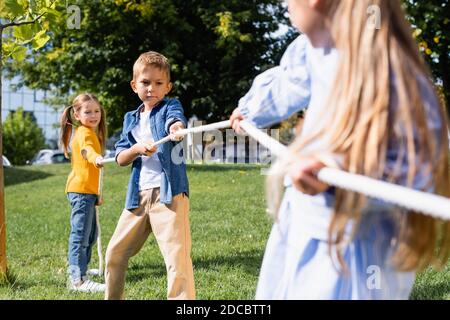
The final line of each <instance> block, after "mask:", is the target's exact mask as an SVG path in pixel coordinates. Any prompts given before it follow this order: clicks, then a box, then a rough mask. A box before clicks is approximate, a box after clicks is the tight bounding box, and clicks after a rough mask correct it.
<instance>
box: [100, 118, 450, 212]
mask: <svg viewBox="0 0 450 320" xmlns="http://www.w3.org/2000/svg"><path fill="white" fill-rule="evenodd" d="M240 126H241V128H242V129H244V130H245V131H246V132H247V134H248V135H249V136H251V137H252V138H254V139H255V140H256V141H258V142H259V143H260V144H261V145H263V146H264V147H266V148H267V149H269V150H270V151H271V152H272V153H273V154H274V155H275V156H277V157H281V156H283V155H285V154H286V152H287V147H286V146H284V145H283V144H281V143H280V142H278V141H276V140H275V139H273V138H271V137H270V136H268V135H267V134H265V133H264V132H262V131H261V130H259V129H257V128H256V127H255V126H253V125H252V124H250V123H249V122H247V121H241V122H240ZM229 127H230V121H229V120H226V121H222V122H217V123H213V124H208V125H205V126H199V127H193V128H189V129H182V130H178V131H177V132H176V133H175V134H173V135H169V136H167V137H165V138H163V139H161V140H159V141H157V142H155V143H153V144H152V146H158V145H160V144H163V143H165V142H168V141H171V140H178V139H179V138H180V137H182V136H185V135H187V134H190V133H197V132H204V131H211V130H219V129H225V128H229ZM114 161H115V159H114V158H110V159H104V160H103V162H104V163H108V162H114ZM317 178H318V179H319V180H320V181H322V182H325V183H327V184H330V185H333V186H336V187H339V188H342V189H346V190H349V191H354V192H358V193H362V194H365V195H366V196H368V197H371V198H376V199H380V200H383V201H386V202H389V203H393V204H395V205H398V206H400V207H404V208H406V209H410V210H414V211H417V212H422V213H424V214H427V215H430V216H432V217H435V218H439V219H445V220H450V199H448V198H446V197H442V196H438V195H435V194H431V193H426V192H422V191H417V190H413V189H410V188H406V187H403V186H400V185H395V184H392V183H388V182H384V181H380V180H376V179H373V178H369V177H366V176H362V175H357V174H352V173H349V172H345V171H342V170H337V169H331V168H322V169H321V170H319V172H318V174H317Z"/></svg>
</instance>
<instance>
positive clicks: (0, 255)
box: [0, 30, 7, 278]
mask: <svg viewBox="0 0 450 320" xmlns="http://www.w3.org/2000/svg"><path fill="white" fill-rule="evenodd" d="M2 40H3V30H0V278H2V276H6V269H7V263H6V219H5V192H4V183H3V157H2V156H3V124H2V121H1V120H2V68H3V63H2Z"/></svg>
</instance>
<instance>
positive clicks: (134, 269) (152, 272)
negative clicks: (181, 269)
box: [126, 258, 167, 283]
mask: <svg viewBox="0 0 450 320" xmlns="http://www.w3.org/2000/svg"><path fill="white" fill-rule="evenodd" d="M166 274H167V273H166V266H165V265H164V262H163V261H162V258H161V263H153V262H150V263H143V262H141V263H133V264H131V265H130V266H129V267H128V270H127V280H126V281H127V282H130V283H131V282H139V281H142V280H145V279H150V278H161V277H164V278H165V277H166Z"/></svg>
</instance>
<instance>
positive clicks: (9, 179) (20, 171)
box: [4, 167, 52, 187]
mask: <svg viewBox="0 0 450 320" xmlns="http://www.w3.org/2000/svg"><path fill="white" fill-rule="evenodd" d="M4 173H5V187H7V186H12V185H15V184H20V183H24V182H30V181H34V180H40V179H45V178H47V177H50V176H52V174H50V173H47V172H42V171H35V170H29V169H25V168H15V167H12V168H11V167H8V168H4Z"/></svg>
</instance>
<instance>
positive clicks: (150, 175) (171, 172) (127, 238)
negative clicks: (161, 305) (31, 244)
mask: <svg viewBox="0 0 450 320" xmlns="http://www.w3.org/2000/svg"><path fill="white" fill-rule="evenodd" d="M131 88H132V89H133V91H134V92H135V93H137V95H138V96H139V98H140V99H141V101H142V102H143V103H142V104H141V105H140V106H139V107H138V108H137V109H136V110H134V111H131V112H128V113H127V114H125V120H124V125H123V129H122V134H121V137H120V140H119V141H118V142H117V143H116V145H115V147H116V161H117V163H118V164H119V165H120V166H127V165H129V164H130V163H132V171H131V177H130V181H129V185H128V191H127V197H126V203H125V209H124V210H123V212H122V215H121V216H120V218H119V221H118V223H117V227H116V230H115V231H114V234H113V236H112V238H111V241H110V242H109V245H108V249H107V251H106V270H105V278H106V292H105V299H123V291H124V285H125V272H126V269H127V266H128V260H129V258H130V257H132V256H134V255H135V254H137V253H138V252H139V250H140V249H141V247H142V246H143V244H144V242H145V240H146V239H147V238H148V236H149V234H150V232H153V233H154V235H155V238H156V240H157V242H158V245H159V248H160V250H161V253H162V255H163V257H164V261H165V263H166V269H167V298H168V299H195V288H194V273H193V268H192V260H191V256H190V252H191V236H190V229H189V200H188V193H189V186H188V180H187V175H186V166H185V164H184V162H183V161H181V163H179V162H180V161H176V163H174V161H172V159H171V153H172V149H173V148H174V146H175V145H176V143H174V142H168V143H164V144H162V145H160V146H159V147H158V149H156V147H152V146H151V143H152V142H153V141H158V140H160V139H162V138H163V137H165V136H167V135H168V134H173V133H174V132H175V131H177V130H179V129H182V128H185V127H186V123H187V122H186V118H185V117H184V115H183V108H182V106H181V104H180V102H179V101H178V100H176V99H168V98H166V97H165V96H166V95H167V94H168V93H169V91H170V90H171V89H172V83H171V82H170V65H169V62H168V60H167V58H166V57H164V56H163V55H161V54H159V53H157V52H153V51H150V52H146V53H143V54H141V55H140V56H139V58H138V59H137V60H136V62H135V64H134V66H133V80H132V81H131Z"/></svg>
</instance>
